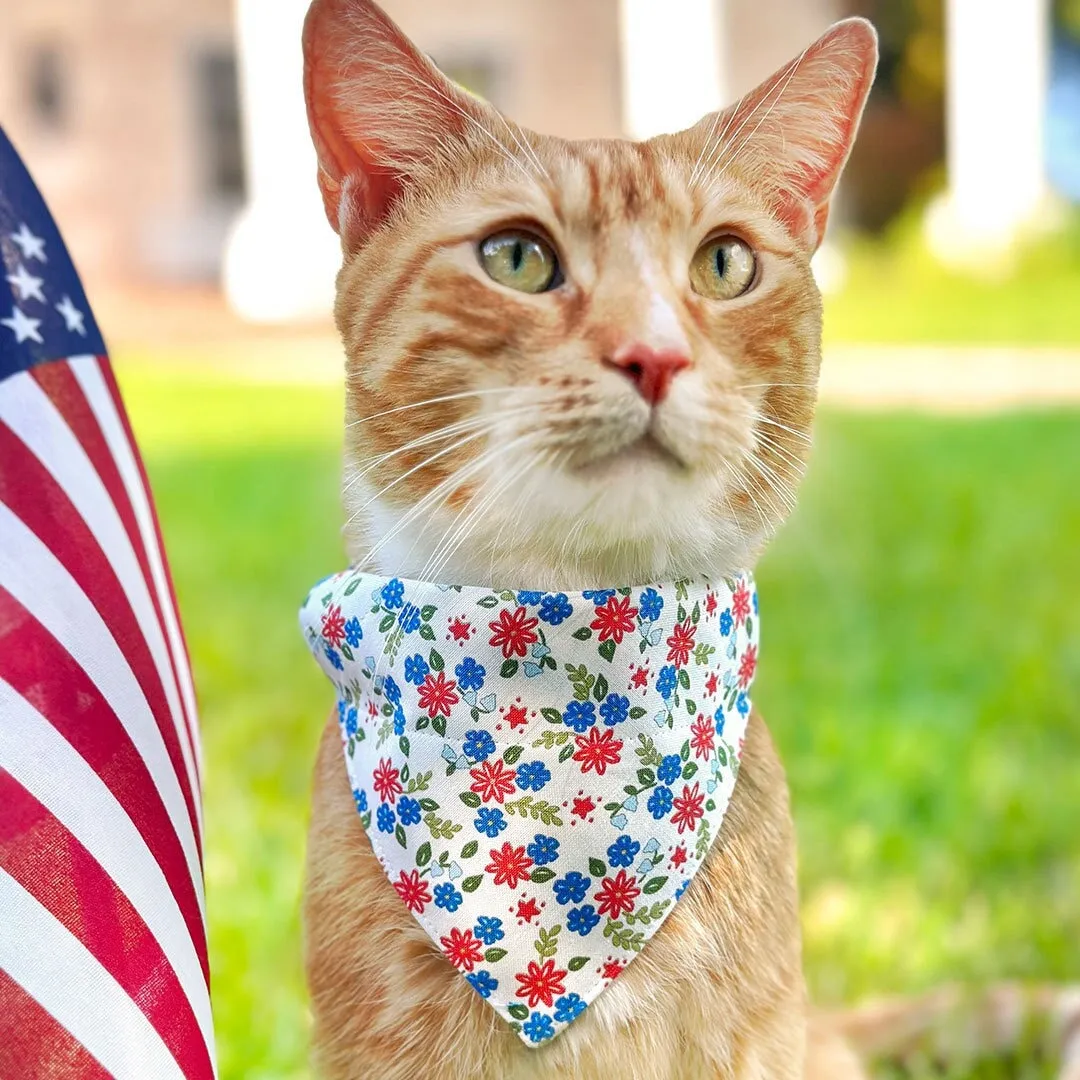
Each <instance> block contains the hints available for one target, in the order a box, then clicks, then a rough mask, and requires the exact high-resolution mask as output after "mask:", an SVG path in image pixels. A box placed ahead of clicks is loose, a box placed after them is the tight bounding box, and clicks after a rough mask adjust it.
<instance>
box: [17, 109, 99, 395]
mask: <svg viewBox="0 0 1080 1080" xmlns="http://www.w3.org/2000/svg"><path fill="white" fill-rule="evenodd" d="M0 261H2V263H3V278H4V281H3V283H2V284H0V380H3V379H6V378H7V377H8V376H9V375H14V374H15V372H17V371H25V370H26V369H28V368H31V367H33V366H34V365H35V364H40V363H43V362H44V361H46V360H56V359H58V358H59V357H64V356H75V355H78V354H80V353H91V354H93V355H96V356H100V355H101V354H103V353H104V352H105V344H104V342H103V341H102V339H101V333H100V332H99V331H98V328H97V323H95V322H94V316H93V314H92V313H91V311H90V305H89V304H88V303H87V300H86V294H85V293H84V292H83V289H82V285H81V284H80V283H79V277H78V275H77V274H76V273H75V267H74V266H73V265H72V263H71V259H70V257H69V256H68V253H67V248H66V247H64V241H63V240H61V239H60V233H59V231H58V230H57V228H56V225H55V224H54V222H53V219H52V216H51V215H50V214H49V211H48V209H47V208H46V206H45V201H44V200H43V199H42V197H41V196H40V195H39V194H38V190H37V188H36V187H35V186H34V182H33V181H32V180H31V179H30V174H29V173H28V172H27V171H26V168H25V166H24V165H23V163H22V162H21V161H20V160H19V155H18V154H16V153H15V149H14V147H13V146H12V145H11V143H10V142H9V141H8V138H7V136H6V135H5V134H4V132H3V131H2V130H0Z"/></svg>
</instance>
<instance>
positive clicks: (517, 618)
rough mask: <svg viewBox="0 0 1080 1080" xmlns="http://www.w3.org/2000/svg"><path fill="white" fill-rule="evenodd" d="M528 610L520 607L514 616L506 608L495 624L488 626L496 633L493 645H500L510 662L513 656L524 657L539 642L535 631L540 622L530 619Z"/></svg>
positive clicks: (492, 641)
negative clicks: (535, 642)
mask: <svg viewBox="0 0 1080 1080" xmlns="http://www.w3.org/2000/svg"><path fill="white" fill-rule="evenodd" d="M528 616H529V612H528V610H527V609H526V608H523V607H519V608H518V609H517V610H516V611H515V612H514V613H513V615H511V614H510V612H509V611H507V610H506V608H503V610H502V611H500V612H499V617H498V619H497V620H496V621H495V622H491V623H488V626H490V627H491V629H492V630H494V631H495V633H493V634H492V635H491V642H490V643H491V644H492V645H500V646H501V647H502V654H503V656H505V657H506V658H507V659H508V660H509V659H510V657H511V656H524V655H525V654H526V653H527V652H528V651H529V646H530V645H531V644H532V643H533V642H534V641H536V640H537V634H536V631H535V630H534V629H533V627H535V626H536V625H537V624H538V623H539V622H540V620H539V619H535V618H534V619H530V618H529V617H528Z"/></svg>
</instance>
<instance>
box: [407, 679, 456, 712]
mask: <svg viewBox="0 0 1080 1080" xmlns="http://www.w3.org/2000/svg"><path fill="white" fill-rule="evenodd" d="M416 700H417V701H418V702H419V703H420V708H421V709H427V714H428V716H439V715H440V714H441V715H443V716H449V714H450V710H451V709H452V708H453V707H454V706H455V705H456V704H457V703H458V702H459V701H460V700H461V698H459V697H458V695H457V683H456V682H454V680H453V679H448V678H447V677H446V673H445V672H443V671H438V672H436V673H435V674H434V675H432V674H431V672H428V674H427V675H425V676H424V681H423V682H422V683H421V684H420V686H419V687H418V688H417V691H416Z"/></svg>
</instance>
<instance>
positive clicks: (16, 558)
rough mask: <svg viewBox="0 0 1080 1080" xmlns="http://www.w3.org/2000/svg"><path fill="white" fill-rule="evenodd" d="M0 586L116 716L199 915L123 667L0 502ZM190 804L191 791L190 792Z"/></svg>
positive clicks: (182, 820)
mask: <svg viewBox="0 0 1080 1080" xmlns="http://www.w3.org/2000/svg"><path fill="white" fill-rule="evenodd" d="M0 536H2V537H3V538H4V543H3V544H0V585H2V586H3V587H4V588H5V589H7V590H8V591H9V592H10V593H11V594H12V595H13V596H14V597H15V599H16V600H18V601H19V603H20V604H22V606H23V607H25V608H26V609H27V610H28V611H29V612H30V614H31V615H33V616H34V618H35V619H37V620H38V622H40V623H41V624H42V626H44V627H45V629H46V630H48V631H49V633H50V634H52V636H53V637H54V638H56V640H57V641H59V643H60V644H61V645H62V646H63V648H64V649H65V650H66V651H67V652H68V653H69V654H70V655H71V658H72V659H73V660H74V661H75V662H76V663H77V664H78V665H79V666H80V667H81V668H82V669H83V671H85V672H86V674H87V676H88V677H89V678H90V681H91V682H92V683H93V684H94V685H95V686H96V687H97V688H98V690H99V691H100V693H101V696H102V697H103V698H104V699H105V701H106V702H107V703H108V705H109V707H110V708H111V709H112V710H113V712H114V713H115V714H116V716H117V718H118V719H119V721H120V723H121V724H123V726H124V730H125V731H126V732H127V733H128V736H129V737H130V739H131V741H132V743H133V744H134V745H135V749H136V750H137V751H138V753H139V756H140V757H141V758H142V759H143V761H144V762H145V763H146V767H147V769H148V770H149V772H150V776H151V778H152V780H153V782H154V786H155V787H156V788H157V790H158V794H159V795H160V796H161V801H162V802H163V803H164V804H165V809H166V811H167V812H168V815H169V820H170V821H171V822H172V827H173V829H174V831H175V832H176V835H177V837H178V839H179V840H180V845H181V847H183V849H184V856H185V858H186V860H187V864H188V873H190V874H191V880H192V882H193V884H194V886H195V895H196V896H197V897H198V901H199V908H200V910H201V911H202V913H203V919H204V920H205V918H206V904H205V899H204V894H203V879H202V867H201V865H200V863H199V853H198V849H197V848H196V846H195V834H194V831H193V829H192V826H191V819H190V817H189V815H188V810H187V803H186V802H185V801H184V794H183V792H182V791H181V789H180V781H179V778H178V776H177V774H176V771H175V770H174V769H173V765H172V761H171V760H170V759H169V754H168V750H167V749H166V747H165V740H164V739H163V738H162V735H161V732H160V731H159V730H158V726H157V722H156V721H155V719H154V714H153V712H152V711H151V709H150V706H149V705H148V704H147V701H146V698H145V697H144V696H143V692H142V688H141V687H140V686H139V684H138V681H137V680H136V678H135V675H134V673H133V672H132V670H131V667H130V665H129V664H128V662H127V660H126V659H125V658H124V654H123V653H122V652H121V650H120V647H119V646H118V645H117V644H116V640H115V639H114V638H113V636H112V634H111V633H110V632H109V628H108V627H107V626H106V625H105V623H104V621H103V620H102V618H101V616H100V615H99V614H98V612H97V609H96V608H95V607H94V605H93V604H92V603H90V600H89V599H88V598H87V596H86V594H85V593H84V592H83V591H82V589H80V588H79V585H78V583H77V582H76V581H75V579H74V578H73V577H72V576H71V575H70V574H69V573H68V572H67V570H66V569H65V568H64V566H63V565H62V564H61V563H60V562H59V560H57V558H56V556H55V555H53V553H52V552H51V551H50V550H49V549H48V548H47V547H46V546H45V545H44V544H43V543H42V542H41V540H39V539H38V537H37V536H35V535H34V533H33V532H31V531H30V529H28V528H27V527H26V525H24V524H23V522H22V520H21V519H20V518H18V517H16V516H15V514H14V513H12V511H11V510H10V509H9V508H8V507H7V506H5V505H4V504H3V503H0ZM194 798H195V801H196V802H198V795H197V793H196V794H195V795H194Z"/></svg>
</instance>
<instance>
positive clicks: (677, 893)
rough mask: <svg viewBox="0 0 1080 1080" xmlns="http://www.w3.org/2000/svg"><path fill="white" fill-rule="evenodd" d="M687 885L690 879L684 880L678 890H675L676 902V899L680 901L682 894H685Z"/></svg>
mask: <svg viewBox="0 0 1080 1080" xmlns="http://www.w3.org/2000/svg"><path fill="white" fill-rule="evenodd" d="M689 885H690V879H689V878H687V879H686V880H685V881H684V882H683V883H682V884H681V885H680V886H679V887H678V888H677V889H676V890H675V899H676V900H678V899H680V898H681V897H682V894H683V893H684V892H686V890H687V888H688V887H689Z"/></svg>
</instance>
